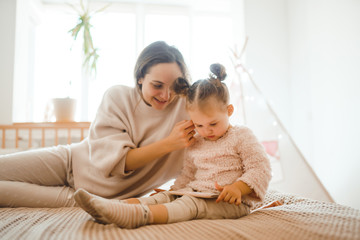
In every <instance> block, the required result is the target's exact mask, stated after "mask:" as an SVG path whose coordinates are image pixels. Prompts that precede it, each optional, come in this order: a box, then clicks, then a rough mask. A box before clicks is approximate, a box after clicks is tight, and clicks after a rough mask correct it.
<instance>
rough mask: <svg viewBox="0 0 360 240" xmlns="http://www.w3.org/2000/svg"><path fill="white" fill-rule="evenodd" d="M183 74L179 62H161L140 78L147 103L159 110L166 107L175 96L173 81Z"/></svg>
mask: <svg viewBox="0 0 360 240" xmlns="http://www.w3.org/2000/svg"><path fill="white" fill-rule="evenodd" d="M182 76H183V74H182V72H181V70H180V67H179V66H178V65H177V63H159V64H157V65H154V66H153V67H151V68H150V71H149V73H147V74H146V75H145V77H144V78H141V79H140V80H139V83H140V84H142V90H141V91H142V95H143V98H144V100H145V102H146V103H148V104H150V105H151V106H152V107H153V108H155V109H157V110H163V109H165V108H166V107H167V106H168V105H169V104H170V103H171V102H172V101H173V100H174V97H175V93H174V92H173V91H172V90H171V86H172V84H173V82H174V81H175V80H176V79H177V78H179V77H182Z"/></svg>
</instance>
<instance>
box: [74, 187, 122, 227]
mask: <svg viewBox="0 0 360 240" xmlns="http://www.w3.org/2000/svg"><path fill="white" fill-rule="evenodd" d="M74 199H75V201H76V203H77V204H78V205H79V206H80V207H81V208H82V209H84V210H85V211H86V212H87V213H89V214H90V215H91V216H93V217H94V218H95V219H96V220H98V221H100V222H102V223H106V221H105V220H103V219H102V217H101V215H99V214H98V213H97V212H96V210H95V209H94V207H93V206H92V205H91V204H90V201H91V200H92V199H105V198H102V197H100V196H97V195H95V194H91V193H89V192H87V191H86V190H85V189H82V188H80V189H78V190H77V191H76V192H75V194H74ZM105 200H108V201H113V202H118V203H125V201H124V200H118V199H105Z"/></svg>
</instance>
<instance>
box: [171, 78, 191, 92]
mask: <svg viewBox="0 0 360 240" xmlns="http://www.w3.org/2000/svg"><path fill="white" fill-rule="evenodd" d="M189 88H190V84H189V81H188V80H186V79H185V78H182V77H179V78H178V79H176V80H175V82H174V84H173V86H172V89H173V90H174V92H175V93H176V94H179V95H184V96H186V95H187V94H188V91H189Z"/></svg>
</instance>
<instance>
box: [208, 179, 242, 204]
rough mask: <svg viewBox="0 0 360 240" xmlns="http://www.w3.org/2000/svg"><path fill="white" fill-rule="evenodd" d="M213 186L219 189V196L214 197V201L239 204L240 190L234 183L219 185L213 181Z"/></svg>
mask: <svg viewBox="0 0 360 240" xmlns="http://www.w3.org/2000/svg"><path fill="white" fill-rule="evenodd" d="M215 187H216V189H217V190H219V191H220V195H219V197H218V198H217V199H216V202H217V203H218V202H220V201H224V202H228V203H231V204H233V203H234V204H235V205H237V206H239V205H240V204H241V196H242V193H241V190H240V189H239V188H238V186H237V185H236V183H233V184H230V185H225V186H223V187H222V186H220V185H219V184H218V183H217V182H215Z"/></svg>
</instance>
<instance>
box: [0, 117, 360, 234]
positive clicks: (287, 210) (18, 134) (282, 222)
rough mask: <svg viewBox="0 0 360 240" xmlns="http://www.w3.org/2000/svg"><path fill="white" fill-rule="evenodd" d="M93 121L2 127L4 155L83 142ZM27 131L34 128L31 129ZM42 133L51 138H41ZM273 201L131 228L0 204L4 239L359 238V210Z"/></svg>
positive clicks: (277, 196)
mask: <svg viewBox="0 0 360 240" xmlns="http://www.w3.org/2000/svg"><path fill="white" fill-rule="evenodd" d="M89 125H90V123H31V124H28V123H22V124H12V125H6V126H4V125H0V131H4V130H3V129H6V130H5V134H4V133H3V132H0V134H1V136H2V137H3V138H2V139H1V143H2V144H3V145H2V146H4V148H2V150H1V151H0V154H1V153H2V154H4V153H7V151H6V150H7V149H9V148H10V149H11V150H12V151H17V150H24V149H25V148H33V147H42V146H47V145H48V144H51V143H53V145H55V144H56V143H57V144H62V142H64V141H65V143H71V142H73V141H80V140H81V139H82V138H84V137H85V136H86V134H87V129H88V127H89ZM9 129H10V130H9ZM29 129H32V130H30V132H31V133H29ZM56 129H57V130H56ZM69 129H70V130H69ZM81 129H82V130H81ZM8 131H12V133H11V134H10V133H9V132H8ZM36 131H37V133H35V132H36ZM61 131H63V132H65V133H66V134H65V133H64V134H63V133H60V132H61ZM49 132H50V133H51V134H50V133H49ZM56 132H58V133H56ZM4 136H5V137H4ZM8 136H9V137H10V138H9V139H7V137H8ZM14 136H15V138H14ZM43 136H45V137H48V139H43ZM49 136H50V137H49ZM55 137H57V138H58V139H57V140H56V139H55ZM13 141H15V142H13ZM16 141H18V142H17V143H16ZM29 141H30V142H31V143H29ZM275 200H282V201H283V202H284V204H283V205H281V206H277V207H273V208H266V209H261V208H260V209H258V208H259V207H261V205H257V206H256V207H255V208H256V209H258V210H255V211H253V212H252V213H251V214H250V215H248V216H246V217H243V218H239V219H235V220H231V219H221V220H192V221H187V222H180V223H173V224H166V225H151V226H143V227H140V228H138V229H133V230H128V229H121V228H118V227H116V226H115V225H103V224H100V223H97V222H95V221H94V219H92V217H91V216H90V215H88V214H87V213H86V212H84V211H83V210H82V209H81V208H77V207H75V208H56V209H51V208H0V239H2V240H4V239H11V240H13V239H74V240H75V239H76V240H78V239H130V240H132V239H207V240H209V239H217V240H218V239H344V240H345V239H346V240H348V239H350V240H351V239H360V210H358V209H354V208H351V207H347V206H344V205H340V204H336V203H330V202H322V201H318V200H312V199H308V198H304V197H301V196H297V195H294V194H288V193H282V192H278V191H275V190H271V189H270V190H269V191H268V193H267V194H266V197H265V202H264V204H267V203H270V202H272V201H275Z"/></svg>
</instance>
